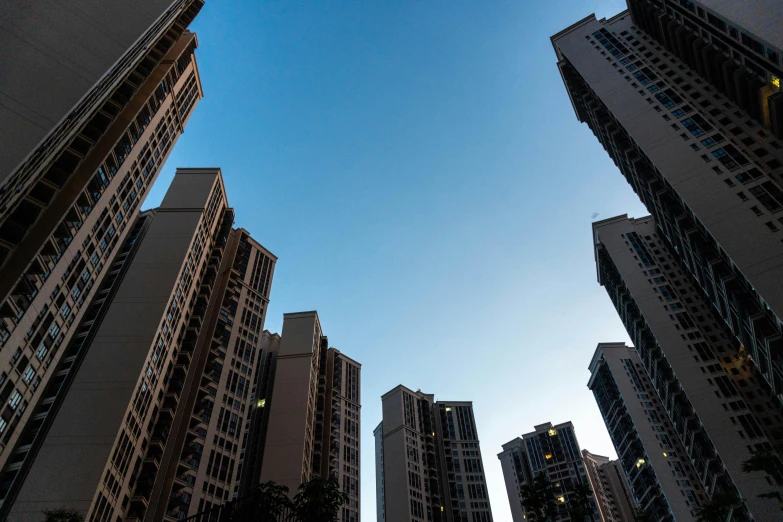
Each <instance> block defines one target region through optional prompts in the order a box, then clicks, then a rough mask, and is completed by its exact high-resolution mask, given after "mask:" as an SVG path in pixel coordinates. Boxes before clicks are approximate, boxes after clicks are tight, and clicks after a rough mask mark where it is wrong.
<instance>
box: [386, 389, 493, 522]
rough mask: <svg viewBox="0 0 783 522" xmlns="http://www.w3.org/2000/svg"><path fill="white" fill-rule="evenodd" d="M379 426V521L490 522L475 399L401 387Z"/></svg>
mask: <svg viewBox="0 0 783 522" xmlns="http://www.w3.org/2000/svg"><path fill="white" fill-rule="evenodd" d="M381 400H382V404H383V420H382V421H381V424H380V425H378V427H377V428H376V429H375V431H374V434H375V451H376V470H375V474H376V479H375V482H376V491H377V495H376V510H377V517H378V518H377V519H378V520H379V521H388V522H392V521H394V522H397V521H410V522H425V521H457V522H459V521H468V520H473V521H477V522H491V521H492V509H491V507H490V503H489V495H488V493H487V486H486V476H485V472H484V463H483V459H482V457H481V449H480V447H479V438H478V431H477V428H476V421H475V417H474V416H473V404H472V403H471V402H466V401H459V402H453V401H435V397H434V396H433V395H430V394H425V393H422V392H421V391H416V392H414V391H413V390H410V389H409V388H406V387H405V386H402V385H400V386H397V387H396V388H394V389H393V390H391V391H389V392H387V393H386V394H384V395H383V396H382V397H381Z"/></svg>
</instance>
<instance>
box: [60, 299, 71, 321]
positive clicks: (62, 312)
mask: <svg viewBox="0 0 783 522" xmlns="http://www.w3.org/2000/svg"><path fill="white" fill-rule="evenodd" d="M69 315H71V306H70V305H69V304H68V303H65V304H64V305H63V307H62V308H60V316H61V317H62V318H63V319H68V316H69Z"/></svg>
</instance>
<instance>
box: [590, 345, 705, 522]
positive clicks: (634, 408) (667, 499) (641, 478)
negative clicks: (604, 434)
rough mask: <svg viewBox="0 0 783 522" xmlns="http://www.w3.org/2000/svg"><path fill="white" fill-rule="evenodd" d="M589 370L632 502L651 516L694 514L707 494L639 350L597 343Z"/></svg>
mask: <svg viewBox="0 0 783 522" xmlns="http://www.w3.org/2000/svg"><path fill="white" fill-rule="evenodd" d="M590 374H591V375H590V382H589V383H588V387H589V388H590V390H591V391H592V392H593V395H594V396H595V400H596V402H597V403H598V409H599V410H600V411H601V416H602V417H603V418H604V422H605V423H606V429H607V430H608V431H609V436H610V437H611V439H612V443H613V444H614V448H615V451H616V452H617V455H618V456H619V461H620V466H621V467H622V470H623V472H624V473H625V476H626V477H627V478H628V480H629V483H630V487H631V491H632V492H633V497H634V500H635V502H636V504H637V505H638V506H639V507H641V508H642V509H645V510H646V511H648V512H649V513H651V514H652V515H653V517H654V520H682V521H685V522H688V521H692V520H695V516H694V512H695V509H696V507H697V506H698V505H699V504H700V503H702V502H704V501H705V500H706V499H707V496H706V494H705V492H704V490H703V488H702V485H701V481H700V480H699V478H698V473H697V471H696V469H695V468H694V466H693V464H691V461H690V459H689V457H688V453H687V452H686V450H685V448H684V447H683V445H682V442H681V440H680V439H679V437H678V436H677V435H676V432H675V431H674V426H673V424H672V421H671V420H670V419H669V416H668V415H667V414H666V413H665V412H666V408H665V406H664V404H663V403H662V402H661V400H660V399H659V397H658V394H657V393H656V392H655V388H654V387H653V385H652V381H651V380H650V378H649V377H648V375H647V373H646V372H645V371H644V368H643V367H642V364H641V360H640V359H639V355H638V354H637V353H636V351H635V350H634V349H633V348H630V347H628V346H626V345H625V344H624V343H601V344H599V345H598V348H596V351H595V354H594V355H593V360H592V362H591V363H590Z"/></svg>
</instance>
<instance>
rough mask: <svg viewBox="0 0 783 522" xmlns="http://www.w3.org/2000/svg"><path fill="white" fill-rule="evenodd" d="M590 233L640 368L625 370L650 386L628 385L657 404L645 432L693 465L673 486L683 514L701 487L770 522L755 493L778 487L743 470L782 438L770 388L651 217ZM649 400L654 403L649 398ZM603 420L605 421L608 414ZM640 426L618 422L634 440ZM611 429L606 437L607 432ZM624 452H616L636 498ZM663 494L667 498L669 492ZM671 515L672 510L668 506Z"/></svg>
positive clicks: (621, 220)
mask: <svg viewBox="0 0 783 522" xmlns="http://www.w3.org/2000/svg"><path fill="white" fill-rule="evenodd" d="M593 235H594V244H595V258H596V265H597V269H598V280H599V282H600V283H601V285H603V286H604V288H605V289H606V291H607V293H608V294H609V297H610V299H611V300H612V303H613V304H614V306H615V308H616V309H617V312H618V314H619V315H620V319H621V320H622V321H623V324H624V325H625V327H626V330H627V331H628V335H629V336H630V337H631V339H632V340H633V343H634V345H635V349H636V351H637V353H638V354H639V359H640V360H639V362H638V365H637V364H633V365H632V367H630V366H629V367H628V368H627V369H626V371H627V372H629V373H632V372H631V369H635V368H638V371H639V372H640V373H641V372H642V371H643V372H644V373H645V374H646V378H649V385H645V386H640V385H636V388H637V391H635V392H634V394H636V393H638V394H647V395H648V396H652V394H651V393H650V392H651V391H652V392H654V393H655V394H656V395H657V400H660V405H659V406H657V407H654V408H650V409H649V410H650V411H656V412H657V413H658V414H659V415H658V418H661V419H662V420H663V422H661V423H660V425H659V423H658V422H657V421H656V422H655V423H653V424H654V425H653V426H652V427H651V428H650V429H652V430H655V431H658V432H660V433H659V435H660V437H659V439H661V441H662V443H663V446H662V448H661V450H660V452H666V453H669V450H670V449H671V450H674V451H675V452H676V454H677V456H678V458H679V459H680V460H682V461H688V460H689V461H690V462H692V463H693V465H694V467H695V473H694V474H693V475H689V476H690V477H691V478H690V479H689V480H690V485H689V486H688V488H682V487H681V488H680V489H682V490H683V491H684V492H685V494H686V495H688V493H687V492H688V491H689V490H691V492H692V495H691V496H690V497H688V501H689V505H688V508H689V510H693V509H695V503H696V502H698V503H702V502H705V501H706V497H704V496H703V495H702V493H701V491H702V490H703V491H704V492H706V494H707V495H708V496H710V497H712V495H714V494H715V493H716V492H720V491H723V492H728V493H730V494H735V495H736V496H738V497H741V498H742V499H743V500H744V502H745V505H746V508H747V510H748V513H749V514H750V515H751V516H753V517H754V518H755V519H756V520H766V519H767V517H771V516H772V515H773V514H774V513H776V512H777V511H778V509H779V507H778V506H777V503H776V502H774V501H770V500H767V499H763V498H760V497H759V495H760V494H762V493H765V492H768V491H769V490H770V489H774V488H775V487H778V486H775V485H774V484H771V483H770V482H771V478H770V477H767V476H766V475H765V474H764V473H761V472H752V473H748V472H745V471H743V469H742V468H743V462H745V461H747V460H748V459H750V458H751V457H752V456H753V455H754V454H755V453H757V452H760V451H769V450H771V449H772V445H771V442H772V441H774V440H779V439H780V436H781V435H780V434H781V433H783V432H782V431H781V429H782V428H783V426H782V424H783V421H782V419H781V413H780V409H779V407H778V406H779V405H778V403H777V402H775V401H772V400H771V399H770V390H769V387H768V383H767V382H766V381H765V380H764V379H763V378H762V377H761V376H760V374H759V372H758V370H757V369H756V367H755V365H754V364H753V362H752V360H751V359H750V358H749V357H748V354H747V353H746V352H745V351H744V350H743V349H742V347H739V346H737V341H736V339H735V338H734V336H733V335H732V334H731V332H729V331H728V329H727V328H726V325H725V324H724V323H723V322H722V321H721V320H720V318H719V317H718V316H717V314H716V313H715V311H714V309H713V308H712V307H711V306H710V304H709V303H708V302H707V301H706V299H705V298H704V297H703V294H701V292H699V291H698V290H697V288H696V287H695V285H694V284H693V283H692V281H691V279H690V277H689V274H688V272H687V269H686V268H685V267H683V266H680V265H679V264H677V261H678V260H679V257H678V255H677V252H676V251H674V250H673V249H672V248H670V247H669V246H668V243H667V242H666V241H665V240H664V239H663V237H662V232H661V230H660V228H658V227H656V225H655V222H654V221H653V219H652V218H650V217H647V218H641V219H628V218H627V217H626V216H619V217H616V218H611V219H607V220H604V221H600V222H596V223H594V224H593ZM594 362H595V361H594ZM625 364H629V363H628V360H627V358H626V361H625ZM594 373H595V372H594ZM642 380H644V379H642ZM642 389H643V390H644V391H642ZM626 393H627V392H625V393H622V397H623V398H624V399H625V401H624V403H625V405H624V407H628V405H629V404H632V402H631V399H632V398H633V396H627V395H626ZM634 402H635V401H634ZM650 403H651V404H655V399H650ZM599 405H600V401H599ZM602 413H604V416H605V419H607V416H608V412H605V411H603V410H602ZM661 413H663V414H664V415H665V416H666V417H668V419H663V415H660V414H661ZM647 415H648V417H649V415H651V414H650V413H648V414H647ZM631 417H633V411H631ZM649 418H650V419H652V417H649ZM641 422H642V420H641V419H637V420H635V421H634V422H632V423H630V424H625V425H623V426H622V428H621V431H622V433H627V431H628V429H629V428H630V426H632V425H637V424H638V426H637V431H639V433H640V434H641V431H642V429H641V424H639V423H641ZM647 422H650V421H647ZM609 424H611V423H610V422H608V421H607V425H608V427H609V430H610V433H611V432H612V430H613V429H615V428H614V427H613V426H611V425H609ZM648 431H649V430H648ZM664 439H665V440H664ZM673 439H679V440H673ZM616 444H617V441H616ZM667 444H668V445H669V446H670V447H669V446H667ZM624 451H625V449H624V448H617V453H618V455H622V457H621V458H622V459H623V467H624V469H625V471H626V473H627V474H628V476H629V478H630V482H631V486H632V487H633V488H634V492H635V494H636V495H637V496H639V495H641V492H640V491H639V490H638V489H637V487H636V485H635V483H634V478H633V476H632V474H631V472H632V470H631V469H630V468H629V466H628V464H629V462H628V461H626V460H625V459H626V456H625V453H624ZM645 451H647V456H648V457H649V459H652V461H653V462H654V461H655V457H654V455H653V453H652V450H650V449H649V448H647V447H645ZM659 457H660V455H658V458H659ZM638 458H643V459H644V457H643V456H639V457H638ZM644 460H645V461H647V459H644ZM660 467H661V466H659V467H658V469H659V471H658V475H659V477H660ZM694 477H696V478H698V480H693V478H694ZM663 489H664V490H665V488H663ZM666 497H667V499H669V500H670V501H671V496H670V495H668V494H666ZM670 509H671V510H675V507H674V505H673V504H672V505H670ZM656 511H660V510H658V509H657V508H656ZM660 512H662V511H660ZM675 516H676V517H677V518H678V519H679V518H680V516H684V515H675Z"/></svg>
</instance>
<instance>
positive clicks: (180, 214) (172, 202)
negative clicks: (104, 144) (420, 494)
mask: <svg viewBox="0 0 783 522" xmlns="http://www.w3.org/2000/svg"><path fill="white" fill-rule="evenodd" d="M233 218H234V213H233V210H231V209H230V208H229V207H228V204H227V200H226V195H225V188H224V186H223V180H222V175H221V173H220V170H219V169H179V170H178V171H177V174H176V176H175V177H174V181H173V182H172V185H171V187H170V188H169V191H168V192H167V193H166V196H165V198H164V199H163V202H162V203H161V206H160V207H159V208H157V209H155V210H151V211H148V212H145V213H143V214H142V215H141V216H140V217H139V219H138V221H137V223H136V224H135V225H134V226H133V227H130V228H132V229H133V231H132V236H131V238H130V239H129V240H128V241H127V242H126V244H125V247H124V250H123V251H122V253H121V255H120V256H119V257H118V258H117V260H116V261H115V264H114V266H115V268H114V269H113V270H112V272H111V277H110V278H109V279H107V280H106V281H105V282H104V283H103V284H102V286H101V294H100V295H99V298H98V299H96V301H95V302H94V303H93V304H92V305H91V306H90V308H89V310H90V311H89V316H88V317H87V318H86V320H85V321H84V322H83V323H82V325H81V326H80V328H79V333H78V335H77V336H76V337H75V338H74V340H73V341H72V342H71V343H69V344H68V345H67V346H65V347H64V349H63V352H64V357H63V359H62V361H61V363H60V366H58V368H57V372H56V375H58V379H59V380H58V382H53V383H52V384H51V385H50V386H48V387H46V391H47V393H45V397H46V399H45V400H44V401H42V403H41V407H40V408H41V413H46V412H49V410H51V411H50V412H49V415H45V416H42V415H36V416H35V419H36V422H38V423H41V422H42V425H41V426H40V427H38V429H37V430H35V431H34V432H32V431H31V432H30V434H29V437H30V438H29V439H28V431H29V430H27V429H26V430H24V431H23V440H24V441H25V442H26V443H30V442H32V448H31V449H30V450H29V451H30V455H29V456H28V460H27V461H25V463H26V464H25V465H26V468H25V469H24V470H22V471H23V473H22V472H19V478H18V480H17V481H16V482H15V483H14V484H13V488H12V490H13V491H15V492H18V494H15V495H14V496H13V498H11V497H9V499H8V501H9V503H8V504H4V506H3V509H4V510H8V511H10V515H9V519H11V520H20V521H25V520H38V519H39V518H40V513H41V511H42V510H44V509H48V508H55V507H63V506H65V507H68V508H73V509H77V510H79V511H81V512H82V513H84V514H85V515H86V517H85V518H86V519H88V520H106V521H108V520H116V519H118V518H119V519H124V520H140V521H141V520H145V521H150V522H151V521H153V520H154V521H158V520H178V519H181V518H184V517H185V516H187V515H188V514H193V513H196V512H198V511H199V510H200V509H201V508H203V507H204V506H205V505H207V504H208V503H210V502H213V503H223V502H225V501H226V500H228V498H229V497H230V495H231V494H232V492H233V491H234V490H235V488H236V486H237V478H238V474H239V470H238V467H237V463H238V460H239V456H240V448H241V447H242V445H243V443H244V441H243V435H244V434H245V433H246V431H245V430H244V429H243V423H244V422H246V421H247V415H248V414H249V413H250V412H251V411H252V405H251V404H250V388H251V383H252V382H253V379H254V370H255V367H256V365H257V364H258V361H259V360H261V354H260V353H259V337H260V333H261V330H262V329H263V322H264V316H265V313H266V308H267V303H268V298H269V290H270V286H271V280H272V276H273V272H274V265H275V258H274V256H272V255H271V254H269V252H268V251H266V250H265V249H264V248H263V247H262V246H260V245H259V244H258V243H256V242H255V241H254V240H253V239H252V238H250V237H249V234H248V233H247V232H246V231H245V230H242V229H233V230H232V228H231V225H232V223H233ZM129 317H132V318H133V320H132V321H130V320H128V318H129ZM69 367H73V371H71V372H68V371H65V370H67V369H68V368H69ZM42 418H43V421H41V419H42ZM30 430H32V428H30ZM18 470H19V468H18V466H14V465H13V464H8V465H6V468H5V469H4V471H3V473H4V474H8V473H11V472H12V471H18ZM196 500H198V502H196ZM11 502H12V503H11Z"/></svg>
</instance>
